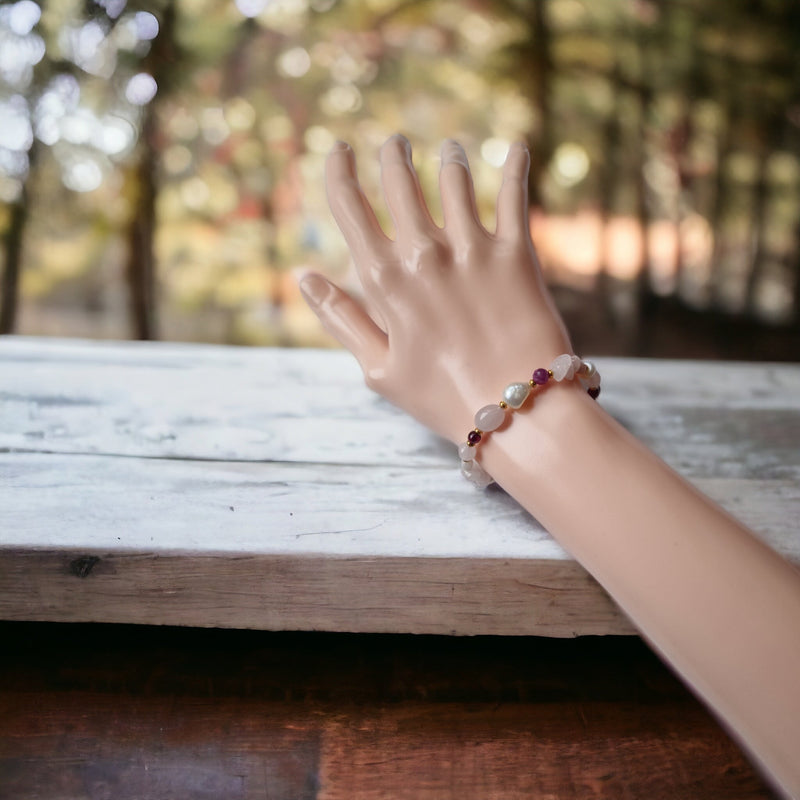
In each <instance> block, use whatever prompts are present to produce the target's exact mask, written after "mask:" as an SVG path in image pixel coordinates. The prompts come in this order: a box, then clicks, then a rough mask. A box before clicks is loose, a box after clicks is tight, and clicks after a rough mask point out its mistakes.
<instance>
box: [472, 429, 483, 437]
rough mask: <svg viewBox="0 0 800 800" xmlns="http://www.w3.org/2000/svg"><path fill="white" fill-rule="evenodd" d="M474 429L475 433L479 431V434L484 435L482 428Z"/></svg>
mask: <svg viewBox="0 0 800 800" xmlns="http://www.w3.org/2000/svg"><path fill="white" fill-rule="evenodd" d="M472 430H474V431H475V433H478V434H480V435H481V436H483V431H482V430H481V429H480V428H473V429H472Z"/></svg>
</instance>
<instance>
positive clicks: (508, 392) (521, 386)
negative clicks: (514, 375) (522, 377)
mask: <svg viewBox="0 0 800 800" xmlns="http://www.w3.org/2000/svg"><path fill="white" fill-rule="evenodd" d="M530 393H531V387H530V386H529V385H528V384H527V383H510V384H509V385H508V386H506V388H505V391H504V392H503V400H505V401H506V403H508V405H509V406H510V407H511V408H519V407H520V406H521V405H522V404H523V403H524V402H525V401H526V400H527V399H528V395H529V394H530Z"/></svg>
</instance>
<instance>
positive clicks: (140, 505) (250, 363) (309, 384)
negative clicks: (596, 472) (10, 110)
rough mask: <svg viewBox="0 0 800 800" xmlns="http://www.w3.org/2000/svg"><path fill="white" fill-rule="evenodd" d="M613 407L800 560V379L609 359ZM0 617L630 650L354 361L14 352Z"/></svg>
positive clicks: (5, 406) (599, 600) (568, 569)
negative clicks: (435, 636) (489, 638)
mask: <svg viewBox="0 0 800 800" xmlns="http://www.w3.org/2000/svg"><path fill="white" fill-rule="evenodd" d="M600 363H601V365H602V371H603V376H604V392H603V397H602V402H603V405H604V406H605V407H606V408H607V409H608V411H609V412H610V413H611V414H613V415H614V416H615V417H617V418H618V419H619V420H620V421H621V422H622V423H623V424H624V425H626V426H627V427H628V428H629V429H631V430H632V431H633V432H634V433H635V434H636V435H637V436H639V437H640V438H642V439H643V440H644V441H645V442H646V443H647V444H648V445H650V446H651V447H652V448H653V449H654V450H655V451H656V452H657V453H659V454H660V455H661V456H662V457H663V458H664V459H665V460H666V461H667V462H669V463H670V464H671V465H672V466H674V467H675V468H676V469H677V470H678V471H680V472H681V473H683V474H684V475H685V476H687V477H688V478H689V479H690V480H691V481H693V482H694V483H695V484H696V485H697V486H698V487H699V488H700V489H702V490H703V491H704V492H706V493H707V494H709V495H710V496H711V497H713V498H714V499H715V500H717V501H718V502H719V503H721V504H722V505H723V506H724V507H726V508H727V509H729V510H730V511H731V512H732V513H733V514H735V515H736V516H738V517H739V518H740V519H742V520H743V521H744V522H745V523H747V524H748V525H750V526H751V527H753V528H754V529H755V530H756V531H757V532H758V533H759V534H760V535H761V536H763V537H764V539H765V540H766V541H768V542H769V543H770V544H771V545H772V546H773V547H775V548H776V549H777V550H778V551H780V552H781V553H783V554H784V555H785V556H787V557H789V558H790V559H792V560H793V561H795V562H796V563H800V526H798V520H800V366H793V365H772V364H747V365H744V364H738V365H737V364H728V363H726V364H722V363H698V362H675V361H673V362H654V361H636V360H628V359H601V362H600ZM0 618H3V619H7V620H51V621H104V622H134V623H155V624H172V625H194V626H218V627H240V628H260V629H265V630H290V629H298V630H327V631H362V632H409V633H448V634H505V635H508V634H512V635H515V634H532V635H540V636H557V637H564V636H577V635H582V634H610V633H632V632H633V629H632V627H631V626H630V624H629V623H628V621H627V620H626V619H625V617H624V615H623V614H622V613H621V612H620V611H619V610H618V609H617V608H616V606H615V605H614V603H613V602H611V601H610V599H609V598H608V597H607V595H606V594H605V593H604V592H603V590H602V589H601V588H600V587H599V586H598V585H597V584H596V583H595V581H594V580H593V579H592V578H591V577H589V576H588V575H587V574H586V573H585V571H584V570H583V569H582V568H581V567H580V566H579V565H578V564H577V563H576V562H575V561H574V560H573V559H571V558H570V557H569V556H568V555H567V554H566V553H565V552H564V551H563V550H562V549H561V548H560V547H559V546H558V545H557V544H556V543H555V542H554V541H553V540H552V539H551V538H550V537H549V536H548V534H547V533H546V532H545V531H544V530H543V529H542V528H541V526H540V525H538V524H537V522H536V521H535V520H534V519H532V518H531V517H530V515H528V514H527V513H526V512H525V511H523V510H522V509H520V508H519V507H518V506H517V504H516V503H515V502H514V501H513V500H511V499H510V498H509V497H508V496H507V495H505V494H504V493H503V492H502V491H501V490H499V489H497V488H496V487H495V488H493V489H490V490H489V491H486V492H480V491H476V490H475V489H474V488H473V487H472V486H471V485H469V484H468V483H467V482H465V481H464V480H463V479H462V478H461V476H460V475H459V471H458V468H457V457H456V454H455V449H454V448H453V447H452V446H451V445H450V444H449V443H447V442H443V441H441V440H439V439H437V438H436V437H435V436H433V435H432V434H430V433H429V432H427V431H426V430H425V429H423V428H422V427H421V426H419V425H418V424H417V423H415V422H414V421H413V420H411V419H409V418H408V417H406V416H405V415H404V414H403V413H401V412H399V411H398V410H396V409H394V408H392V407H391V406H390V405H389V404H388V403H386V402H384V401H383V400H381V399H380V398H378V397H376V396H375V395H373V394H372V393H370V392H369V391H368V390H367V389H366V388H365V387H364V386H363V384H362V380H361V376H360V373H359V370H358V367H357V365H356V364H355V362H354V361H353V360H352V358H351V357H350V356H349V355H348V354H346V353H342V352H328V351H325V352H323V351H299V350H277V349H258V350H257V349H253V350H251V349H241V348H224V347H215V346H193V345H177V344H169V345H168V344H138V343H124V344H123V343H98V342H79V341H53V340H45V339H42V340H39V339H25V338H6V339H2V340H0Z"/></svg>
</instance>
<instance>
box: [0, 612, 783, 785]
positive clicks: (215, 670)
mask: <svg viewBox="0 0 800 800" xmlns="http://www.w3.org/2000/svg"><path fill="white" fill-rule="evenodd" d="M0 639H2V641H3V642H4V644H5V645H6V651H5V653H4V658H2V659H0V797H2V798H6V797H8V798H14V800H17V799H18V798H25V799H26V800H52V798H54V797H70V798H78V797H80V798H92V800H93V799H94V798H108V797H113V798H115V800H128V798H150V797H158V798H162V797H163V798H192V799H193V800H194V799H195V798H197V799H198V800H199V799H200V798H209V800H211V798H213V799H214V800H216V799H217V798H240V797H241V798H248V799H249V798H265V797H266V798H277V800H290V798H291V800H299V799H300V798H306V800H314V799H315V798H316V800H323V798H327V799H328V800H336V799H338V798H346V800H350V799H351V798H362V799H363V800H368V799H369V800H371V799H372V798H375V799H376V800H377V798H409V799H410V800H419V799H420V798H431V799H434V798H435V800H439V799H440V798H458V799H459V800H460V799H461V798H490V797H491V798H518V797H533V798H537V799H538V798H559V800H566V799H567V798H580V800H586V798H593V799H594V800H598V799H599V798H605V799H607V800H618V798H625V797H635V798H639V797H647V798H653V800H656V799H657V798H663V800H675V799H676V798H683V799H684V800H689V798H691V799H692V800H705V799H706V798H726V800H727V799H728V798H740V799H741V800H745V799H746V800H755V798H770V797H773V795H772V794H771V793H770V792H769V790H768V788H767V787H765V786H764V784H763V782H762V781H761V780H760V778H759V776H758V775H757V773H756V772H755V771H754V770H753V768H752V767H751V766H750V765H749V764H748V763H747V761H746V759H745V758H744V757H743V755H742V753H741V752H740V751H739V749H738V748H737V747H736V745H735V744H734V743H733V742H732V741H731V739H730V738H729V737H728V736H727V735H726V734H725V732H724V731H723V730H722V729H721V728H720V727H719V725H717V723H716V722H715V721H714V719H713V718H712V717H711V716H710V715H709V713H708V712H707V711H706V710H705V709H704V708H703V707H702V706H701V704H700V703H699V702H698V701H697V700H695V699H694V698H693V697H692V696H691V695H690V694H689V692H688V691H687V690H686V689H685V688H684V687H683V686H681V685H680V684H679V682H678V681H677V679H676V678H675V677H674V676H672V675H671V673H670V672H669V670H668V669H667V667H665V666H664V665H663V664H662V663H660V662H659V660H658V659H657V657H656V656H655V654H653V653H652V651H650V650H649V649H648V648H647V646H646V645H645V644H644V643H643V642H642V641H640V640H637V639H635V638H633V637H625V638H620V637H611V638H608V637H603V638H598V637H584V638H582V639H578V640H546V639H541V638H527V637H526V638H524V639H520V638H513V639H508V638H498V637H492V638H491V639H487V638H482V637H479V638H477V639H476V638H461V639H452V638H448V639H443V638H441V637H428V636H426V637H418V636H347V635H341V634H338V635H336V634H296V633H295V634H274V633H263V632H253V631H221V630H217V631H210V630H202V631H200V630H187V629H184V630H176V629H174V628H168V629H157V628H149V627H142V626H136V627H129V626H95V625H69V626H59V625H25V624H22V625H16V624H11V623H5V624H2V625H0ZM65 732H67V733H66V734H65Z"/></svg>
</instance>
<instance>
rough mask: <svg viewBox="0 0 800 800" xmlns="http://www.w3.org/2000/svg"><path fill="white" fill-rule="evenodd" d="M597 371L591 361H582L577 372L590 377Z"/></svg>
mask: <svg viewBox="0 0 800 800" xmlns="http://www.w3.org/2000/svg"><path fill="white" fill-rule="evenodd" d="M595 372H597V367H596V366H595V365H594V364H592V362H591V361H582V362H581V367H580V369H579V370H578V374H579V375H580V376H582V377H584V378H591V377H592V375H594V374H595Z"/></svg>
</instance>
